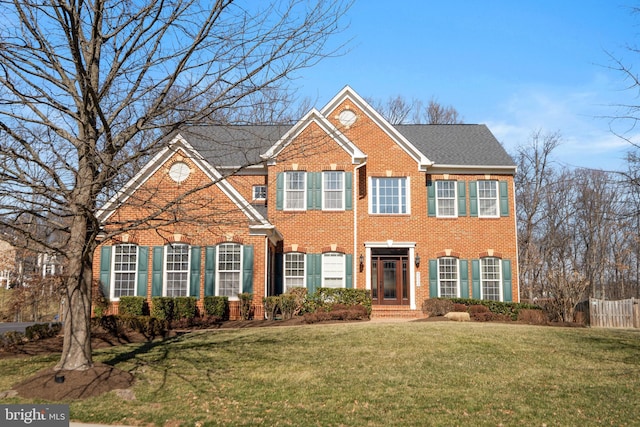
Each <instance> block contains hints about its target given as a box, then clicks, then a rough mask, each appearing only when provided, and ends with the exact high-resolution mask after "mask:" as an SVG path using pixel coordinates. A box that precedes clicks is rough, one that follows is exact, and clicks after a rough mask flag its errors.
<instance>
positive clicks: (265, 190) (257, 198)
mask: <svg viewBox="0 0 640 427" xmlns="http://www.w3.org/2000/svg"><path fill="white" fill-rule="evenodd" d="M257 188H264V197H256V189H257ZM251 191H252V194H251V197H252V198H253V200H267V186H266V185H263V184H260V185H254V186H253V187H251Z"/></svg>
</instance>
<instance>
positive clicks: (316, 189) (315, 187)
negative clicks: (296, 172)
mask: <svg viewBox="0 0 640 427" xmlns="http://www.w3.org/2000/svg"><path fill="white" fill-rule="evenodd" d="M306 175H307V209H308V210H320V209H322V172H307V174H306Z"/></svg>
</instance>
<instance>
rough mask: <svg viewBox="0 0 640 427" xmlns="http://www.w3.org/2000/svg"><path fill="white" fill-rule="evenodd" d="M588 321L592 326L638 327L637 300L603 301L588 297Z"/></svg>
mask: <svg viewBox="0 0 640 427" xmlns="http://www.w3.org/2000/svg"><path fill="white" fill-rule="evenodd" d="M589 323H590V324H591V326H592V327H594V328H640V305H638V300H635V299H633V298H631V299H625V300H620V301H605V300H600V299H594V298H589Z"/></svg>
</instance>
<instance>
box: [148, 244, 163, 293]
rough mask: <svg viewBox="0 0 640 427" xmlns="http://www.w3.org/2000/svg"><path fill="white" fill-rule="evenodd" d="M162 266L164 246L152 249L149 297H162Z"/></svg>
mask: <svg viewBox="0 0 640 427" xmlns="http://www.w3.org/2000/svg"><path fill="white" fill-rule="evenodd" d="M163 264H164V246H155V247H154V248H153V260H152V261H151V296H152V297H161V296H162V266H163Z"/></svg>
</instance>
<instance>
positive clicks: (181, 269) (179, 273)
mask: <svg viewBox="0 0 640 427" xmlns="http://www.w3.org/2000/svg"><path fill="white" fill-rule="evenodd" d="M165 265H166V270H167V271H166V277H167V280H166V284H167V289H166V296H168V297H186V296H187V295H188V289H189V245H185V244H173V245H169V246H167V255H166V262H165Z"/></svg>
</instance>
